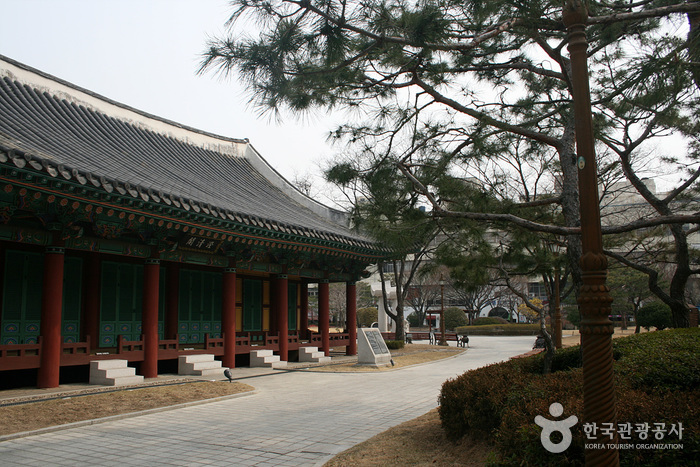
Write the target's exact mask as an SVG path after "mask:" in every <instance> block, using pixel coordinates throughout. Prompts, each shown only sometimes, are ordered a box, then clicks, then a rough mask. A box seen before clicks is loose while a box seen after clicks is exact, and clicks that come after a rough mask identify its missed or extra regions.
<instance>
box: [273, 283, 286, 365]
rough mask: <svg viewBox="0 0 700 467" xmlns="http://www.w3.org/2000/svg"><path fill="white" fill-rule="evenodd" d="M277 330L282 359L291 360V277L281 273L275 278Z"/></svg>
mask: <svg viewBox="0 0 700 467" xmlns="http://www.w3.org/2000/svg"><path fill="white" fill-rule="evenodd" d="M275 286H276V287H275V294H276V299H275V303H276V313H275V314H276V315H277V332H278V336H279V349H280V350H279V356H280V360H282V361H283V362H286V361H288V360H289V297H288V295H289V279H288V276H287V275H286V274H280V275H279V276H277V278H276V279H275Z"/></svg>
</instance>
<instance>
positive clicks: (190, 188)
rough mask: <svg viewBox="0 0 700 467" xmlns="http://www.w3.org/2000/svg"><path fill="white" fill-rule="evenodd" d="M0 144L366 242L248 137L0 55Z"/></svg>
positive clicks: (308, 233) (151, 194)
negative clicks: (137, 105) (125, 101)
mask: <svg viewBox="0 0 700 467" xmlns="http://www.w3.org/2000/svg"><path fill="white" fill-rule="evenodd" d="M3 68H5V70H3ZM18 70H21V71H22V72H23V73H22V74H21V76H20V77H18V76H17V74H19V73H18ZM27 76H28V77H29V78H36V80H34V79H27ZM0 149H4V151H5V152H6V153H8V152H10V151H14V152H15V153H17V154H22V155H24V156H23V157H24V159H25V160H30V159H31V161H30V166H34V167H35V168H36V169H37V170H45V171H48V172H49V173H50V174H51V175H52V176H54V177H65V178H73V179H77V180H79V181H81V182H82V183H91V184H93V185H94V186H101V187H103V188H104V189H106V190H108V191H112V190H116V191H118V192H120V193H121V194H124V195H131V196H134V197H141V198H143V199H144V200H150V201H155V202H159V203H165V204H168V205H173V204H174V205H175V206H179V205H182V206H184V207H186V208H188V209H193V210H195V211H200V210H201V211H204V212H205V213H211V214H212V215H217V216H220V217H224V218H226V217H227V218H229V219H233V220H237V221H239V222H245V223H252V224H256V225H260V226H266V227H268V228H270V229H271V230H278V231H283V232H289V233H295V234H299V235H303V236H305V237H316V238H319V237H320V238H327V239H329V240H335V241H340V242H341V243H347V244H354V245H363V246H366V245H368V243H367V242H368V240H367V239H366V238H364V237H363V236H361V235H359V234H357V233H355V232H353V231H351V230H350V229H349V228H348V227H346V226H345V225H344V223H343V221H344V218H345V216H344V214H343V213H340V212H339V211H334V210H332V209H330V208H327V207H325V206H322V205H320V204H318V203H316V202H315V201H313V200H311V199H309V198H307V197H305V196H303V195H302V194H301V193H299V192H298V191H296V190H295V189H294V188H293V187H292V186H291V185H290V184H289V183H288V182H286V180H284V179H283V178H282V177H281V176H280V175H279V174H278V173H277V172H275V171H274V169H272V168H271V167H270V166H269V165H267V163H266V162H265V161H264V160H263V159H262V158H261V157H260V156H259V155H258V154H257V152H256V151H255V149H254V148H253V147H252V146H251V145H250V144H249V143H248V142H247V140H235V139H230V138H223V137H220V136H215V135H211V134H208V133H206V132H201V131H198V130H194V129H191V128H187V127H183V126H181V125H178V124H176V123H173V122H169V121H167V120H164V119H160V118H157V117H154V116H151V115H148V114H145V113H143V112H139V111H137V110H134V109H131V108H129V107H127V106H124V105H122V104H118V103H116V102H113V101H110V100H109V99H105V98H104V97H101V96H98V95H96V94H94V93H91V92H89V91H86V90H84V89H81V88H78V87H76V86H74V85H71V84H69V83H66V82H64V81H61V80H58V79H56V78H54V77H52V76H50V75H46V74H44V73H41V72H39V71H37V70H34V69H32V68H29V67H27V66H25V65H22V64H19V63H17V62H14V61H12V60H10V59H7V58H5V57H2V56H0ZM3 159H7V157H3Z"/></svg>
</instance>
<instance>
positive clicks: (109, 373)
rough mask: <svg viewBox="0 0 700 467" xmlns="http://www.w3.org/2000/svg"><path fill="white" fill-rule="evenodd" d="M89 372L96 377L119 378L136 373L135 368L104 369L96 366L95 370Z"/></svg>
mask: <svg viewBox="0 0 700 467" xmlns="http://www.w3.org/2000/svg"><path fill="white" fill-rule="evenodd" d="M90 373H91V374H92V375H95V377H97V378H121V377H122V376H134V375H135V374H136V368H131V367H124V368H107V369H105V370H103V369H101V368H96V369H95V370H91V372H90Z"/></svg>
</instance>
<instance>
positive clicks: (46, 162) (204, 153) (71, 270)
mask: <svg viewBox="0 0 700 467" xmlns="http://www.w3.org/2000/svg"><path fill="white" fill-rule="evenodd" d="M382 254H383V252H382V250H381V249H380V248H378V246H377V244H375V243H374V242H372V241H371V240H370V239H368V238H366V237H364V236H362V235H359V234H357V233H356V232H354V231H352V230H351V229H350V228H349V227H348V222H347V218H346V215H345V214H344V213H342V212H339V211H336V210H333V209H330V208H328V207H326V206H323V205H321V204H319V203H317V202H315V201H314V200H312V199H310V198H308V197H306V196H304V195H303V194H301V193H300V192H299V191H297V190H296V189H295V188H294V187H293V186H291V185H290V184H289V183H288V182H287V181H286V180H285V179H284V178H283V177H281V176H280V175H279V174H278V173H277V172H276V171H275V170H274V169H273V168H272V167H270V166H269V165H268V164H267V163H266V162H265V160H264V159H263V158H262V157H261V156H260V155H259V154H258V153H257V152H256V150H255V149H254V148H253V146H251V144H250V143H249V142H248V141H247V140H238V139H230V138H224V137H221V136H216V135H213V134H209V133H206V132H203V131H199V130H195V129H192V128H188V127H185V126H182V125H179V124H177V123H174V122H171V121H167V120H164V119H161V118H158V117H155V116H153V115H149V114H146V113H144V112H140V111H138V110H135V109H133V108H130V107H127V106H125V105H122V104H120V103H117V102H114V101H111V100H109V99H106V98H104V97H102V96H99V95H97V94H95V93H92V92H90V91H88V90H85V89H81V88H79V87H77V86H74V85H72V84H70V83H67V82H65V81H62V80H60V79H57V78H55V77H53V76H50V75H48V74H45V73H42V72H40V71H37V70H35V69H32V68H30V67H28V66H25V65H23V64H21V63H18V62H16V61H13V60H11V59H8V58H6V57H2V56H0V306H1V307H2V308H1V310H0V378H2V377H3V376H2V375H9V374H12V372H13V371H18V370H29V371H36V383H37V386H39V387H44V388H48V387H56V386H58V384H59V381H60V375H61V369H64V368H67V367H75V366H80V365H83V366H85V365H88V363H89V362H90V361H93V360H100V359H113V358H120V359H126V360H128V361H129V362H130V364H132V365H133V366H136V367H137V369H138V371H139V373H140V374H141V375H143V376H145V377H147V378H152V377H155V376H157V375H158V372H159V366H160V367H161V368H163V367H165V366H166V365H167V362H172V361H173V360H177V358H178V356H181V355H183V354H188V353H209V354H214V355H216V356H217V358H220V359H221V360H222V361H223V364H224V366H227V367H234V366H235V365H236V360H237V357H238V361H239V365H241V364H245V361H246V360H245V357H246V356H247V355H248V354H249V352H251V350H252V349H259V348H268V349H272V350H274V352H275V353H277V354H278V355H279V356H280V358H281V359H282V360H288V359H290V358H294V356H295V355H296V351H297V350H298V349H299V348H300V347H302V346H317V347H320V348H321V349H323V351H324V352H325V354H326V355H328V353H329V351H330V347H331V346H333V347H335V346H345V347H346V351H347V353H348V354H355V353H356V350H357V349H356V329H355V322H356V319H355V281H356V280H358V279H359V278H360V277H361V276H362V275H363V274H364V271H365V268H366V267H367V266H368V265H369V264H371V263H373V262H376V261H377V259H378V258H380V257H381V256H382ZM331 282H342V283H345V284H346V288H347V296H348V300H347V307H348V308H347V317H348V318H347V319H348V322H347V324H348V325H347V329H346V332H344V333H341V334H331V333H330V332H329V327H328V313H329V303H328V300H329V294H328V287H329V283H331ZM309 283H313V284H318V289H319V298H318V300H319V305H318V307H319V329H318V331H319V332H318V333H312V332H310V331H309V329H308V318H307V317H308V298H307V297H308V294H307V287H308V284H309Z"/></svg>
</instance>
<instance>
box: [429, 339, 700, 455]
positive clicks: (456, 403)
mask: <svg viewBox="0 0 700 467" xmlns="http://www.w3.org/2000/svg"><path fill="white" fill-rule="evenodd" d="M698 353H700V329H697V328H695V329H676V330H669V331H664V332H655V333H646V334H639V335H634V336H631V337H627V338H620V339H615V340H614V341H613V355H614V357H615V358H616V362H615V364H614V370H615V377H616V382H615V385H616V397H617V413H618V417H617V420H618V422H619V423H632V424H633V426H636V425H634V424H637V423H649V424H650V425H652V426H653V424H654V423H666V426H670V425H671V424H678V423H682V426H683V437H682V441H680V442H681V443H682V444H683V449H666V450H665V449H659V450H636V449H627V450H620V462H621V465H692V464H693V463H694V462H695V456H696V453H697V452H698V449H700V391H698V390H697V389H696V388H697V387H698V386H700V363H698V359H697V355H698ZM541 359H542V356H541V355H537V356H534V357H529V358H523V359H516V360H510V361H507V362H504V363H499V364H495V365H490V366H488V367H484V368H480V369H477V370H473V371H470V372H467V373H465V374H463V375H461V376H459V377H457V378H455V379H452V380H449V381H447V382H445V383H444V384H443V387H442V390H441V393H440V396H439V402H440V407H439V413H440V418H441V420H442V425H443V428H444V429H445V432H446V434H447V435H448V436H449V437H450V439H458V438H460V437H462V436H464V435H466V434H470V435H473V436H488V437H489V438H490V439H491V440H492V441H493V444H494V446H495V448H496V454H495V457H494V459H493V462H494V464H495V465H538V466H539V465H551V466H555V465H582V464H583V462H584V449H583V448H584V442H585V435H584V434H583V431H582V429H583V423H582V422H585V420H584V418H583V389H582V385H583V371H582V369H581V368H580V366H581V353H580V347H579V346H575V347H571V348H567V349H563V350H560V351H558V352H557V353H556V354H555V358H554V362H553V373H552V374H549V375H541V374H539V373H540V369H541V367H542V365H541ZM553 402H559V403H560V404H562V405H563V406H564V414H566V415H567V416H569V415H576V416H577V417H578V419H579V423H577V424H576V425H575V426H574V428H573V430H572V431H573V443H572V445H571V446H570V447H569V448H568V449H567V450H566V451H565V452H564V453H561V454H552V453H549V452H547V451H546V450H545V449H544V448H543V446H542V444H541V442H540V428H539V427H538V426H537V425H536V424H535V423H534V418H535V416H537V415H542V416H545V417H548V413H549V405H550V404H551V403H553ZM548 418H549V417H548ZM650 436H652V434H651V432H650ZM677 440H678V438H675V441H677ZM637 441H638V442H640V441H641V440H637ZM621 442H623V441H621ZM649 442H651V443H653V442H655V440H654V439H653V436H652V439H650V440H649ZM658 442H661V441H658ZM668 442H674V440H673V439H672V440H669V441H668Z"/></svg>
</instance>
